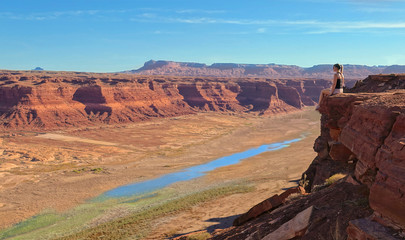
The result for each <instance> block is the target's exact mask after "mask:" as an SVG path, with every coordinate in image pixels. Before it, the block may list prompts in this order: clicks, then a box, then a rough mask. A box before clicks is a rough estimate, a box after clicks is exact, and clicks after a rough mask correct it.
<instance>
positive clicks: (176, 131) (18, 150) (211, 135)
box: [0, 110, 319, 239]
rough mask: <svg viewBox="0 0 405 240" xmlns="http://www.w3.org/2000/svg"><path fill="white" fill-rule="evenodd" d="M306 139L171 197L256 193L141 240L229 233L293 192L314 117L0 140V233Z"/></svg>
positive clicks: (158, 228) (175, 123) (209, 116)
mask: <svg viewBox="0 0 405 240" xmlns="http://www.w3.org/2000/svg"><path fill="white" fill-rule="evenodd" d="M303 132H307V133H309V135H308V136H307V137H306V138H305V139H304V140H302V141H300V142H297V143H293V144H291V146H290V147H288V148H285V149H282V150H279V151H274V152H266V153H262V154H260V155H257V156H255V157H252V158H250V159H247V160H244V161H242V162H241V163H239V164H236V165H232V166H227V167H222V168H219V169H216V170H214V171H212V172H210V173H208V174H207V175H206V176H204V177H201V178H198V179H195V180H192V181H190V182H185V183H177V184H174V186H173V188H182V189H187V188H190V189H192V188H193V187H195V186H197V187H199V188H203V187H208V186H211V185H214V184H218V183H224V182H225V183H226V182H229V181H246V182H249V183H251V184H253V185H254V186H255V190H254V191H253V192H247V193H238V194H233V195H230V196H226V197H222V198H218V199H215V200H213V201H208V202H205V203H203V204H200V205H197V206H195V207H193V208H192V209H190V210H187V211H184V212H181V213H178V214H175V215H170V216H167V217H164V218H161V219H158V220H156V221H155V222H154V225H153V227H152V229H151V233H150V235H149V237H148V238H150V239H157V238H158V239H159V238H164V237H166V236H168V235H176V234H182V233H187V232H192V231H196V230H200V229H205V228H208V229H213V228H214V227H213V226H216V227H227V226H229V224H230V223H231V222H232V220H233V217H234V215H237V214H240V213H242V212H244V211H246V210H248V209H249V208H250V207H251V206H252V205H254V204H256V203H258V202H260V201H262V200H263V199H265V198H267V197H269V196H271V195H272V194H275V193H278V192H280V191H281V190H282V188H284V187H288V186H293V185H295V184H296V183H295V182H294V180H297V179H299V178H300V175H301V173H302V172H303V171H304V170H305V169H306V167H307V166H308V165H309V163H310V162H311V161H312V159H313V158H314V156H315V153H314V152H313V150H312V145H313V141H314V139H315V138H316V137H317V136H318V134H319V115H318V114H317V113H316V112H314V111H312V110H306V111H302V112H296V113H292V114H288V115H283V116H277V117H272V118H270V117H260V116H252V115H248V114H246V115H245V114H243V115H231V114H219V113H200V114H197V115H187V116H182V117H175V118H167V119H155V120H152V121H148V122H141V123H134V124H128V125H118V126H105V127H98V128H83V129H71V130H65V131H57V132H47V133H40V132H7V133H4V134H3V136H2V138H0V227H1V228H4V227H8V226H10V225H12V224H14V223H17V222H19V221H21V220H24V219H27V218H29V217H31V216H33V215H35V214H38V213H40V212H41V211H44V210H46V209H55V210H57V211H66V210H68V209H71V208H73V207H74V206H77V205H79V204H81V203H83V202H85V200H87V199H90V198H93V197H96V196H98V195H100V194H101V193H103V192H105V191H107V190H109V189H112V188H115V187H117V186H120V185H123V184H128V183H133V182H139V181H143V180H147V179H151V178H155V177H158V176H160V175H162V174H165V173H169V172H174V171H177V170H180V169H183V168H186V167H188V166H193V165H198V164H202V163H205V162H208V161H212V160H214V159H216V158H219V157H223V156H228V155H231V154H233V153H237V152H241V151H245V150H247V149H250V148H253V147H257V146H260V145H263V144H268V143H272V142H279V141H283V140H289V139H293V138H297V137H299V136H300V135H301V134H302V133H303Z"/></svg>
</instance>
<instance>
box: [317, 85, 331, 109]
mask: <svg viewBox="0 0 405 240" xmlns="http://www.w3.org/2000/svg"><path fill="white" fill-rule="evenodd" d="M329 94H330V91H329V89H324V90H322V91H321V94H320V95H319V102H318V105H317V106H316V109H319V105H320V104H321V102H322V99H323V98H324V96H325V95H329Z"/></svg>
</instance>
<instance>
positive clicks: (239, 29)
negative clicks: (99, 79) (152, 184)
mask: <svg viewBox="0 0 405 240" xmlns="http://www.w3.org/2000/svg"><path fill="white" fill-rule="evenodd" d="M0 27H1V28H0V29H1V34H0V69H15V70H17V69H19V70H27V69H28V70H29V69H32V68H34V67H37V66H40V67H43V68H45V69H46V70H67V71H93V72H113V71H122V70H130V69H135V68H139V67H141V66H142V65H143V63H144V62H145V61H148V60H150V59H154V60H173V61H187V62H201V63H207V64H212V63H215V62H232V63H262V64H265V63H279V64H292V65H299V66H304V67H309V66H312V65H315V64H323V63H335V62H339V63H351V64H362V65H391V64H405V46H404V45H405V1H401V0H397V1H395V0H391V1H390V0H381V1H378V0H374V1H373V0H368V1H365V0H357V1H356V0H341V1H338V0H302V1H298V0H273V1H270V0H267V1H265V0H252V1H246V0H244V1H239V0H232V1H231V0H229V1H228V0H224V1H220V0H215V1H213V0H204V1H197V0H69V1H67V0H66V1H62V0H58V1H56V0H52V1H51V0H36V1H33V0H1V1H0Z"/></svg>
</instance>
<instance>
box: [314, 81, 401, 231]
mask: <svg viewBox="0 0 405 240" xmlns="http://www.w3.org/2000/svg"><path fill="white" fill-rule="evenodd" d="M400 80H401V78H400ZM378 81H384V79H383V78H381V77H380V78H379V80H378ZM389 81H391V82H392V81H393V82H394V85H395V86H399V87H400V86H401V85H397V84H396V80H395V79H392V76H391V75H390V76H387V82H389ZM400 83H403V80H401V81H400ZM320 111H321V113H322V114H324V115H326V116H327V122H324V123H323V124H322V127H323V128H330V129H338V130H339V131H338V132H340V134H338V140H339V141H340V142H339V144H340V146H341V147H342V148H347V149H343V150H342V149H340V150H339V151H334V150H333V148H332V149H331V150H330V152H329V155H331V157H332V156H333V155H336V156H335V158H343V159H344V158H347V157H348V156H350V155H351V153H352V154H353V155H354V156H355V158H356V159H358V161H357V163H356V166H355V171H354V175H355V177H356V179H357V180H358V181H360V182H361V183H363V184H366V185H368V186H369V188H370V207H371V208H372V209H373V210H374V211H375V213H376V214H378V215H381V218H382V219H385V221H386V222H385V224H386V225H389V226H396V227H400V228H405V187H404V186H405V147H404V146H405V143H404V142H403V139H404V137H405V90H395V91H389V92H385V93H373V94H370V93H358V94H341V95H340V96H335V97H329V98H327V99H325V102H324V103H323V104H322V107H321V110H320ZM324 138H325V139H327V140H331V139H330V136H324ZM328 138H329V139H328ZM342 145H343V146H342ZM333 146H336V145H333ZM332 158H333V157H332Z"/></svg>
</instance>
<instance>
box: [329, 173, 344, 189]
mask: <svg viewBox="0 0 405 240" xmlns="http://www.w3.org/2000/svg"><path fill="white" fill-rule="evenodd" d="M346 176H347V174H344V173H337V174H334V175H332V176H331V177H329V178H328V179H326V180H325V185H327V186H329V185H332V184H334V183H335V182H337V181H338V180H340V179H342V178H344V177H346Z"/></svg>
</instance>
